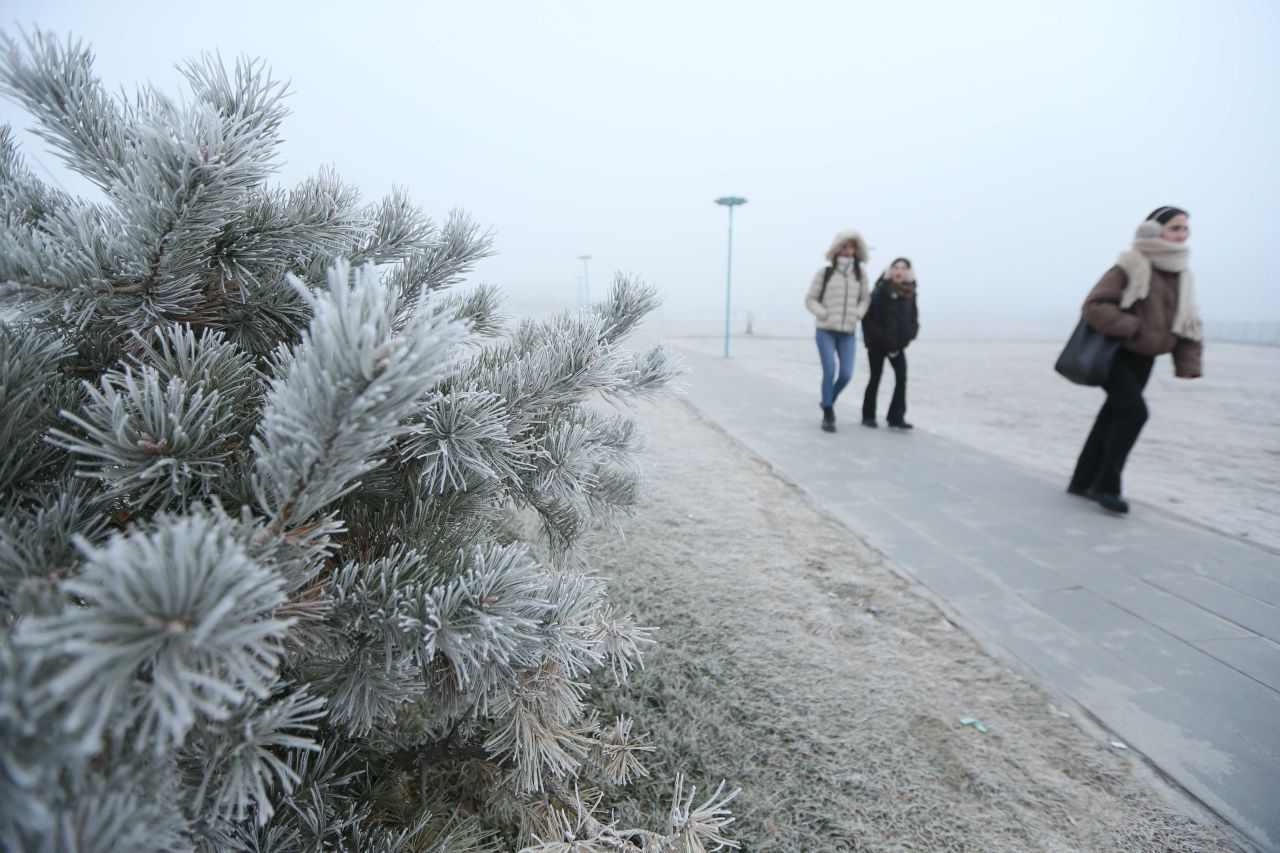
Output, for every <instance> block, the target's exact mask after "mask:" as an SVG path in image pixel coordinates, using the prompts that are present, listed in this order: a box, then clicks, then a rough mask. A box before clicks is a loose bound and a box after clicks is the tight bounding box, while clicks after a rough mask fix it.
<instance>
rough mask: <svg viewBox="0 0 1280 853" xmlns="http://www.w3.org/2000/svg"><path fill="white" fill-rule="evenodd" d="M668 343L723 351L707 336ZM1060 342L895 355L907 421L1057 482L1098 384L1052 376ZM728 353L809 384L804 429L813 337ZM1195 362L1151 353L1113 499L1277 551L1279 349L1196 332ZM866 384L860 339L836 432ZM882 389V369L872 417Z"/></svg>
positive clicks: (929, 348)
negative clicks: (1199, 360) (1181, 369)
mask: <svg viewBox="0 0 1280 853" xmlns="http://www.w3.org/2000/svg"><path fill="white" fill-rule="evenodd" d="M675 343H676V344H678V346H680V347H685V348H689V349H692V350H695V351H697V352H705V353H709V354H713V355H714V354H720V353H721V352H723V343H722V341H721V340H720V339H712V338H682V339H678V340H676V341H675ZM1061 347H1062V342H1061V341H977V340H973V341H959V340H930V339H928V338H924V339H921V340H918V341H916V342H915V343H914V344H912V345H911V347H910V348H909V349H908V350H907V357H908V361H909V371H910V380H909V388H910V391H909V393H908V399H907V402H908V406H909V410H908V414H907V420H909V421H912V422H913V423H915V424H916V426H917V427H918V428H922V429H926V430H931V431H934V432H937V433H939V434H941V435H944V436H946V437H948V438H953V439H956V440H958V441H963V442H965V443H967V444H970V445H972V446H974V447H977V448H978V449H980V450H984V451H986V452H988V453H991V454H993V455H995V456H999V457H1002V458H1005V459H1008V460H1010V461H1013V462H1017V463H1019V464H1022V465H1025V466H1026V467H1028V468H1032V469H1035V470H1038V471H1040V472H1043V473H1046V474H1049V475H1050V476H1052V477H1054V478H1056V479H1057V480H1059V481H1060V482H1061V483H1062V486H1063V488H1065V487H1066V484H1067V480H1068V479H1069V478H1070V476H1071V469H1072V466H1073V465H1074V464H1075V460H1076V456H1077V455H1078V454H1079V452H1080V447H1081V445H1083V444H1084V439H1085V436H1086V435H1088V433H1089V428H1090V426H1091V425H1092V423H1093V418H1094V416H1095V415H1096V414H1097V411H1098V408H1099V407H1100V406H1101V405H1102V401H1103V393H1102V392H1101V391H1100V390H1099V389H1096V388H1081V387H1078V386H1075V385H1072V384H1071V383H1069V382H1067V381H1066V380H1064V379H1062V378H1061V377H1060V376H1058V375H1057V374H1056V373H1054V372H1053V362H1054V359H1055V358H1056V357H1057V355H1058V352H1059V351H1060V350H1061ZM732 355H733V358H734V360H735V362H737V363H738V364H739V366H742V367H746V368H747V369H749V370H752V371H756V372H759V373H761V374H764V375H767V376H771V377H773V378H775V379H779V380H782V381H784V382H786V383H788V384H791V385H793V386H795V387H799V388H803V389H806V390H812V391H813V394H814V406H813V409H814V429H815V431H816V430H817V425H818V420H819V417H820V412H819V411H818V406H817V394H818V378H819V372H818V365H817V354H816V351H815V347H814V343H813V341H812V340H809V339H807V338H759V337H741V338H735V339H734V340H733V342H732ZM1204 364H1205V375H1204V377H1203V378H1201V379H1196V380H1194V381H1187V380H1181V379H1175V378H1174V376H1173V366H1172V363H1171V362H1170V360H1169V357H1168V356H1162V357H1161V358H1159V359H1157V361H1156V365H1155V369H1154V370H1153V371H1152V374H1151V381H1150V384H1149V385H1148V386H1147V393H1146V399H1147V406H1148V408H1149V409H1150V412H1151V418H1150V420H1149V421H1148V422H1147V425H1146V426H1145V427H1144V429H1143V432H1142V435H1141V437H1140V438H1139V439H1138V443H1137V445H1136V447H1135V448H1134V450H1133V453H1132V455H1131V456H1130V459H1129V465H1128V467H1127V468H1126V469H1125V487H1124V488H1125V492H1126V495H1127V496H1128V497H1130V498H1132V499H1136V500H1137V501H1139V502H1141V503H1146V504H1149V505H1154V506H1157V507H1160V508H1162V509H1164V510H1167V511H1170V512H1173V513H1176V514H1178V515H1180V516H1182V517H1184V518H1187V519H1190V520H1192V521H1195V522H1197V523H1199V524H1204V525H1207V526H1209V527H1212V528H1214V529H1216V530H1220V531H1222V532H1224V533H1230V534H1232V535H1235V536H1240V537H1242V538H1246V539H1250V540H1252V541H1254V542H1257V543H1259V544H1261V545H1265V546H1268V547H1270V548H1276V549H1280V476H1277V475H1278V474H1280V347H1265V346H1253V345H1248V344H1223V343H1215V342H1213V341H1209V342H1208V343H1207V344H1206V346H1205V357H1204ZM866 381H867V360H866V351H865V350H864V349H863V348H862V345H861V342H859V345H858V352H857V358H856V366H855V370H854V377H853V381H852V383H850V385H849V388H848V389H847V390H846V391H845V393H844V394H843V395H842V396H841V398H840V400H839V401H838V402H837V405H836V412H837V415H838V416H839V418H840V419H841V426H842V427H847V428H850V429H857V428H860V427H858V426H857V421H858V419H859V414H860V410H861V406H862V392H863V389H864V388H865V387H866ZM892 389H893V374H892V371H891V370H889V368H888V366H887V365H886V366H885V377H884V379H883V380H882V382H881V387H880V406H879V416H880V419H881V421H883V419H884V413H885V410H886V409H887V407H888V405H889V395H890V393H891V392H892Z"/></svg>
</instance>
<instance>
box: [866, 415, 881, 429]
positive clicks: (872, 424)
mask: <svg viewBox="0 0 1280 853" xmlns="http://www.w3.org/2000/svg"><path fill="white" fill-rule="evenodd" d="M862 425H863V426H864V427H871V428H872V429H875V428H876V427H878V426H880V424H878V423H876V419H875V418H869V417H867V416H866V415H863V416H862Z"/></svg>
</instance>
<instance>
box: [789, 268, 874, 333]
mask: <svg viewBox="0 0 1280 853" xmlns="http://www.w3.org/2000/svg"><path fill="white" fill-rule="evenodd" d="M828 269H829V267H823V268H822V269H820V270H818V271H817V272H816V273H814V276H813V282H812V283H811V284H810V285H809V292H808V293H807V294H805V297H804V304H805V307H806V308H808V309H809V311H810V312H812V314H813V316H814V317H817V318H818V328H819V329H829V330H830V331H833V332H856V331H857V330H858V321H859V320H861V319H862V318H863V317H864V316H865V315H866V313H867V309H868V308H870V307H871V289H870V288H869V287H867V273H866V271H865V270H863V271H862V277H861V278H859V277H857V276H855V275H854V274H853V272H852V271H850V273H849V274H848V275H841V274H840V272H839V271H834V270H833V271H832V273H831V278H830V279H828V280H827V289H826V290H825V291H823V289H822V279H823V276H825V275H826V273H827V270H828ZM819 295H821V296H822V298H821V300H819V298H818V297H819Z"/></svg>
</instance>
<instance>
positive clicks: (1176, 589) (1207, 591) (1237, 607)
mask: <svg viewBox="0 0 1280 853" xmlns="http://www.w3.org/2000/svg"><path fill="white" fill-rule="evenodd" d="M1149 581H1150V582H1151V583H1152V584H1154V585H1156V586H1158V587H1160V588H1161V589H1164V590H1166V591H1168V592H1172V593H1173V594H1175V595H1178V596H1181V597H1182V598H1185V599H1187V600H1188V601H1193V602H1195V603H1197V604H1199V605H1200V606H1202V607H1204V608H1205V609H1207V610H1212V611H1213V612H1214V613H1217V614H1218V615H1219V616H1222V617H1223V618H1224V619H1229V620H1231V621H1232V622H1235V623H1236V624H1237V625H1240V626H1241V627H1244V628H1248V629H1249V630H1250V631H1253V632H1255V633H1258V634H1261V635H1262V636H1264V637H1267V638H1269V639H1272V640H1277V641H1280V607H1273V606H1271V605H1270V604H1267V603H1266V602H1265V601H1261V600H1259V599H1256V598H1253V597H1252V596H1249V595H1246V594H1245V593H1242V592H1239V591H1238V590H1234V589H1232V588H1231V587H1229V586H1223V585H1222V584H1220V583H1218V582H1216V581H1213V580H1210V579H1209V578H1205V577H1199V576H1194V577H1187V576H1182V575H1180V576H1177V577H1156V578H1149Z"/></svg>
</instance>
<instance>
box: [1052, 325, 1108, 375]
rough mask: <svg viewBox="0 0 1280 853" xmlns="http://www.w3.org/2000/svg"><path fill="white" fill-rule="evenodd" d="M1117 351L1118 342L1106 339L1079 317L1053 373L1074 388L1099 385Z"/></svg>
mask: <svg viewBox="0 0 1280 853" xmlns="http://www.w3.org/2000/svg"><path fill="white" fill-rule="evenodd" d="M1119 348H1120V339H1119V338H1109V337H1107V336H1106V335H1104V334H1102V333H1101V332H1099V331H1098V330H1097V329H1095V328H1094V327H1093V326H1090V325H1089V324H1088V323H1087V322H1086V321H1085V319H1084V318H1083V317H1081V318H1080V322H1079V323H1077V324H1076V330H1075V331H1074V332H1072V333H1071V337H1070V338H1069V339H1068V340H1067V345H1066V346H1065V347H1063V349H1062V355H1060V356H1058V361H1057V363H1056V364H1055V365H1054V366H1053V369H1054V370H1056V371H1058V372H1059V373H1061V374H1062V375H1063V376H1065V377H1067V378H1068V379H1070V380H1071V381H1072V382H1074V383H1076V384H1077V385H1101V384H1102V383H1103V382H1104V381H1106V378H1107V374H1108V373H1110V372H1111V362H1112V361H1114V360H1115V357H1116V350H1118V349H1119Z"/></svg>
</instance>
